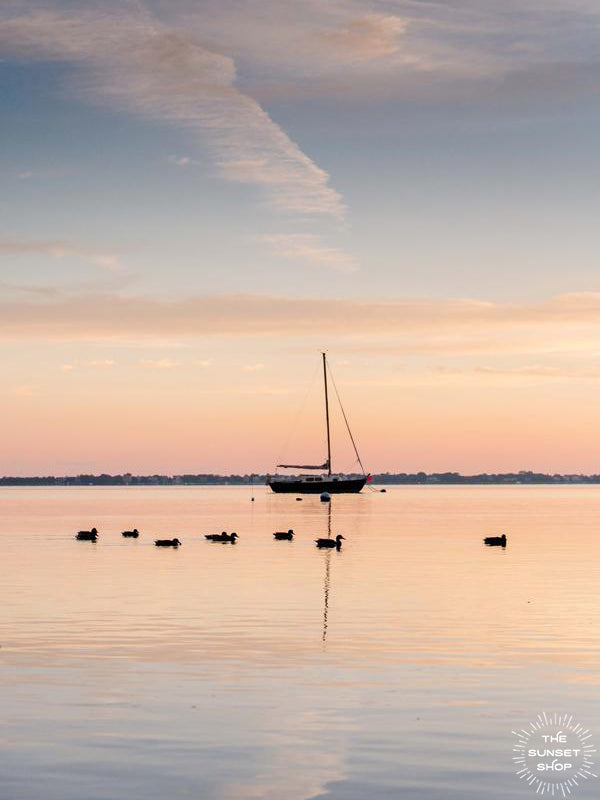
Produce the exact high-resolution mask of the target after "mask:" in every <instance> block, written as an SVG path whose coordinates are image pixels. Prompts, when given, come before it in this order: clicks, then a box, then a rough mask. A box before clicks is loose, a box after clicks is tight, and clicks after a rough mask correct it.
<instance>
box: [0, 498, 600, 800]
mask: <svg viewBox="0 0 600 800" xmlns="http://www.w3.org/2000/svg"><path fill="white" fill-rule="evenodd" d="M250 496H251V494H250V489H249V488H233V487H217V488H204V487H198V488H187V487H157V488H149V487H148V488H146V487H144V488H73V489H71V488H60V489H49V488H44V489H14V490H11V489H2V490H0V502H1V507H2V511H3V513H2V516H1V518H0V544H1V546H2V573H3V580H2V585H3V600H2V604H1V606H0V619H1V631H2V633H1V640H0V644H1V649H0V664H1V671H2V672H1V674H2V686H1V689H0V708H1V709H2V715H3V718H4V719H3V725H2V728H1V729H0V744H1V748H0V797H2V798H6V799H7V800H38V798H39V799H40V800H41V799H42V798H43V800H121V798H125V797H126V798H128V799H129V800H138V799H139V800H141V799H142V798H144V799H145V800H154V798H156V799H157V800H158V798H161V800H162V799H163V798H169V799H170V800H171V799H172V800H179V799H180V798H198V800H213V799H216V798H219V800H257V799H259V798H260V800H309V798H310V799H311V800H316V798H329V799H330V800H383V798H386V799H387V798H403V800H433V798H436V799H437V798H445V800H459V799H460V800H462V799H463V798H464V799H465V800H467V799H469V800H470V798H473V799H474V798H477V799H478V800H480V799H481V798H490V799H491V800H505V799H506V798H526V797H533V796H535V793H534V792H533V790H532V789H530V788H529V787H527V786H524V785H523V783H522V782H520V781H519V780H518V779H517V777H516V776H515V774H514V772H515V770H514V767H513V764H512V761H511V758H512V755H513V754H512V745H513V737H512V735H511V731H512V730H514V729H516V728H522V727H524V726H525V725H526V724H527V723H528V722H529V721H531V720H533V719H534V718H535V717H536V716H537V715H538V714H539V713H541V712H544V711H546V712H552V713H554V712H559V713H565V712H566V713H569V714H573V715H575V717H577V718H578V719H579V720H580V721H581V722H582V723H584V724H585V725H586V727H589V728H590V729H591V730H592V731H593V732H594V734H595V741H596V743H598V742H599V741H600V697H599V692H598V686H599V684H600V487H583V486H558V487H528V486H515V487H432V486H428V487H414V488H413V487H410V488H409V487H389V488H388V492H387V494H376V493H371V492H365V493H363V494H361V495H354V496H347V497H343V496H340V497H334V498H333V501H332V503H331V504H330V505H329V504H325V503H321V502H320V501H319V499H318V497H317V498H310V497H306V498H305V499H304V501H303V502H301V503H300V502H296V500H295V498H294V497H293V496H290V497H286V496H282V495H279V496H276V495H271V494H267V493H266V491H265V489H264V488H263V487H260V488H259V489H258V490H255V497H256V501H255V502H254V503H251V502H250ZM93 525H95V526H96V527H97V528H98V530H99V531H100V539H99V541H98V543H97V544H95V545H94V544H91V543H88V542H77V541H75V540H74V539H73V536H74V533H75V532H76V531H77V530H79V529H80V528H82V527H83V528H89V527H91V526H93ZM134 526H136V527H138V528H139V529H140V531H141V537H140V538H139V539H138V540H127V539H123V538H122V537H121V536H120V531H121V530H123V529H126V528H132V527H134ZM289 527H292V528H294V530H295V531H296V539H295V540H294V541H293V542H274V541H273V539H272V535H271V534H272V532H273V531H274V530H287V529H288V528H289ZM223 529H226V530H229V531H231V530H236V531H237V532H238V533H239V535H240V540H239V542H238V543H237V544H236V545H235V546H231V545H221V544H209V543H208V542H206V541H205V540H204V538H203V536H202V534H204V533H211V532H218V531H221V530H223ZM328 529H330V530H331V532H332V533H333V535H335V534H337V533H342V534H344V536H346V542H345V543H344V547H343V549H342V551H341V552H336V551H333V552H331V551H328V552H323V551H318V550H316V548H315V547H314V543H313V539H314V538H315V537H316V536H323V535H327V532H328ZM502 532H505V533H506V534H507V536H508V547H507V548H506V550H502V549H500V548H487V547H485V546H484V545H483V543H482V539H483V537H484V536H489V535H497V534H499V533H502ZM158 536H161V537H169V538H170V537H172V536H178V537H179V538H180V539H181V540H182V541H183V546H182V547H181V548H180V549H179V550H176V551H171V550H162V549H159V548H155V547H154V546H153V539H154V538H155V537H158ZM599 790H600V781H593V782H589V783H587V784H586V785H582V786H581V787H580V788H579V789H578V790H577V794H576V796H577V797H580V798H586V799H589V798H597V797H598V793H599Z"/></svg>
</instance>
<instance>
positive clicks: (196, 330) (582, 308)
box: [0, 0, 600, 469]
mask: <svg viewBox="0 0 600 800" xmlns="http://www.w3.org/2000/svg"><path fill="white" fill-rule="evenodd" d="M599 22H600V10H599V9H598V8H597V5H596V4H595V3H592V2H586V1H585V0H579V1H578V2H573V0H571V1H570V2H568V3H567V2H562V1H559V0H546V2H543V3H542V2H537V0H524V1H523V2H520V3H518V4H517V3H504V4H502V5H501V6H498V4H496V3H492V2H488V0H480V1H479V2H477V3H474V2H472V3H469V2H450V3H444V4H440V3H435V2H415V0H410V2H374V3H369V4H365V3H361V2H354V1H353V0H352V1H350V0H338V1H337V2H334V3H328V4H322V3H317V2H312V0H304V1H303V2H286V3H285V4H281V3H275V2H271V0H263V1H262V2H259V3H253V4H248V3H238V2H219V3H216V2H191V0H175V2H169V3H161V2H142V0H140V1H139V2H138V0H128V1H125V0H124V1H123V2H112V0H108V2H102V3H95V2H84V3H75V2H61V1H60V0H53V2H46V3H44V2H40V3H29V2H27V3H24V2H19V0H11V1H10V2H7V3H5V4H4V6H3V8H2V10H1V11H0V56H1V58H2V61H1V62H0V69H1V70H2V82H3V87H4V91H3V93H2V99H1V101H0V103H1V111H2V138H3V147H2V150H1V153H0V174H1V175H2V180H3V185H4V193H3V199H2V204H1V210H2V222H1V226H0V289H1V291H2V295H3V300H2V302H3V304H4V305H3V310H4V313H3V316H4V320H5V321H4V326H2V325H0V329H1V330H0V335H1V337H2V345H1V346H2V348H3V350H4V351H5V353H6V358H7V361H6V363H7V365H8V366H7V374H6V376H5V386H4V389H3V391H4V396H5V399H6V401H7V405H8V407H11V404H13V403H15V402H18V403H21V402H22V400H21V399H15V398H23V397H28V398H29V397H42V398H43V397H46V398H47V399H48V405H47V406H46V408H55V409H56V414H57V415H59V412H60V408H59V405H60V402H61V400H60V398H61V384H60V381H64V380H65V373H72V372H75V373H76V374H77V375H79V374H80V373H81V372H82V365H85V364H87V365H88V367H87V368H86V369H87V370H88V374H87V376H86V377H85V378H83V377H82V378H81V380H82V382H83V381H87V384H86V385H87V386H90V385H92V384H93V382H94V380H95V379H92V378H91V377H90V375H89V370H92V371H93V370H94V369H100V370H101V371H102V375H103V377H102V382H101V385H100V388H98V389H97V390H96V391H95V395H94V396H95V399H96V400H98V401H99V400H100V399H101V394H102V392H103V391H104V389H103V388H102V387H106V391H107V392H109V391H110V392H114V391H115V387H116V385H117V383H116V378H115V377H114V376H115V375H116V373H117V372H118V370H119V368H122V369H123V370H124V371H125V372H124V373H123V374H122V375H121V380H123V375H128V376H129V379H133V376H134V375H137V371H138V370H140V369H141V370H142V371H143V370H144V369H146V370H147V368H149V367H150V366H151V365H155V366H156V367H157V368H156V370H155V371H156V373H157V378H156V380H157V381H164V380H165V375H166V374H168V376H169V377H168V380H169V382H171V383H172V386H173V389H174V391H180V390H181V389H182V387H184V386H185V385H186V382H189V380H190V373H189V371H190V370H192V371H193V370H194V369H196V367H197V365H198V364H203V366H201V367H200V369H201V374H202V376H206V374H207V372H211V369H213V368H212V367H211V368H208V367H207V363H208V362H210V363H211V364H212V365H214V363H215V362H216V361H218V362H219V364H220V368H221V369H227V365H229V368H230V373H229V375H228V376H224V378H223V384H222V385H223V389H222V391H223V392H227V391H231V390H232V391H234V392H235V391H237V390H238V389H239V386H238V383H237V382H238V381H239V379H240V372H241V373H243V381H254V383H252V391H255V392H256V393H258V394H260V392H264V393H266V394H269V393H272V392H273V391H275V390H277V386H281V385H282V384H284V385H287V386H290V385H295V382H297V383H298V387H299V386H300V385H301V383H302V379H303V378H304V377H305V374H304V373H305V372H306V369H307V370H308V372H310V369H309V368H308V367H307V368H306V369H303V368H300V370H298V365H299V364H302V363H304V362H308V361H310V359H312V358H313V354H314V352H316V351H318V349H319V347H321V346H327V347H330V348H331V350H332V352H333V353H336V354H337V356H336V357H337V358H338V360H339V361H340V362H341V363H343V374H344V376H345V377H343V378H342V382H343V383H346V384H347V389H348V392H349V393H350V395H351V396H353V395H355V399H356V403H357V405H359V404H360V403H362V402H364V397H363V395H362V394H361V393H364V392H368V387H369V386H372V385H374V384H376V385H377V386H379V390H380V391H381V392H383V394H384V395H385V398H386V402H387V403H388V404H389V406H394V407H395V406H396V405H397V403H398V401H399V399H400V397H401V396H402V388H400V389H399V388H398V387H399V386H400V387H402V386H406V385H408V384H410V385H411V386H412V385H414V386H417V387H418V391H417V394H419V393H420V395H419V396H420V397H421V399H422V400H424V398H425V397H426V395H427V394H428V393H430V392H431V386H432V384H433V385H435V386H437V387H438V388H439V387H440V384H441V383H443V384H444V386H445V387H446V386H447V385H448V384H452V386H453V387H454V388H453V390H452V391H454V392H455V393H456V397H461V396H464V393H469V394H473V393H475V394H477V395H478V396H479V397H480V399H481V403H482V404H483V405H484V406H485V405H486V403H487V401H488V400H489V399H490V398H491V401H492V405H493V404H494V403H495V400H496V398H497V397H499V394H500V393H504V392H506V393H507V396H510V397H513V398H514V403H515V406H516V407H518V406H519V403H520V402H521V400H522V398H523V397H525V396H526V395H527V394H528V393H529V392H530V391H533V393H534V395H535V396H536V400H535V402H536V403H541V402H545V399H544V398H546V397H547V395H548V390H549V389H551V391H552V392H554V396H555V397H559V396H560V395H561V393H562V392H564V391H565V388H567V389H568V391H567V395H568V400H567V401H565V402H566V405H564V404H563V406H562V409H563V411H562V413H563V414H564V413H566V414H567V415H571V414H573V413H575V411H576V409H577V407H578V402H579V401H578V398H581V397H582V393H585V392H587V391H588V390H589V388H590V385H592V386H593V385H594V381H595V380H596V362H595V359H596V357H597V353H598V352H599V351H600V345H599V344H598V338H597V333H598V332H597V328H596V326H597V322H596V320H597V319H598V315H597V314H596V312H595V308H596V305H598V306H600V300H599V296H598V293H599V292H600V280H599V278H598V269H597V260H598V246H597V234H596V229H597V222H596V215H597V206H598V193H599V192H598V185H599V182H598V177H599V175H598V173H599V171H600V167H599V163H598V155H597V141H598V127H599V122H600V118H599V109H598V93H599V89H598V87H599V86H600V82H599V81H598V78H599V77H600V62H598V60H597V45H598V39H599V36H598V33H599V27H598V26H599ZM256 296H259V297H260V296H264V297H265V298H266V300H265V302H264V303H263V302H262V301H261V302H260V303H258V304H257V303H256V302H255V300H254V299H253V298H255V297H256ZM232 297H233V298H237V299H236V300H235V301H232V300H231V298H232ZM244 298H245V299H244ZM322 299H329V300H330V301H331V302H332V303H335V304H337V305H336V309H337V311H334V312H333V313H331V314H330V312H329V307H328V306H326V305H325V306H321V305H319V301H320V300H322ZM238 301H239V302H238ZM165 302H167V303H171V304H174V305H171V306H169V307H168V308H167V307H165V305H164V303H165ZM232 302H234V304H235V309H234V310H232V306H231V303H232ZM189 303H192V305H193V304H196V306H197V308H198V309H199V312H198V313H202V314H204V315H208V317H210V326H209V328H208V331H207V328H206V326H205V325H204V324H203V321H202V320H196V319H191V320H190V322H189V325H188V327H187V328H185V329H182V327H181V325H180V324H179V319H181V318H186V314H187V313H188V311H189V308H188V307H187V306H186V304H189ZM295 303H296V304H297V305H294V304H295ZM377 303H379V304H384V305H385V304H391V305H392V309H394V308H395V309H397V310H396V312H394V313H392V312H390V310H389V308H387V307H385V308H382V312H381V315H378V313H377V312H376V311H375V310H374V306H373V304H377ZM457 303H458V306H456V304H457ZM477 303H480V304H482V308H484V309H485V313H482V314H481V315H479V312H478V313H477V314H476V315H475V317H477V318H476V319H475V318H474V316H473V313H472V310H473V306H472V305H470V304H477ZM161 304H162V305H161ZM177 304H180V305H177ZM298 304H299V305H298ZM344 304H347V305H344ZM196 306H194V307H196ZM346 307H347V308H348V312H347V316H344V312H343V311H342V309H344V308H346ZM110 308H114V309H115V311H114V319H113V323H112V328H111V329H110V330H108V328H109V327H110V325H109V326H108V327H107V319H108V320H109V321H110V314H111V312H110ZM282 308H289V309H290V312H289V316H287V317H286V316H285V314H282V313H281V311H280V310H281V309H282ZM457 308H459V310H458V311H457ZM558 308H560V312H558V311H557V310H556V309H558ZM82 309H85V310H86V311H85V314H83V313H82ZM178 309H179V311H178ZM200 309H202V311H200ZM292 309H293V310H292ZM388 312H389V313H391V314H392V317H393V319H391V320H390V319H388V316H389V314H388ZM329 316H331V319H328V317H329ZM379 316H381V319H384V320H385V324H383V325H382V324H380V321H379ZM152 320H154V321H155V328H156V330H155V333H153V332H152V325H151V321H152ZM261 325H262V326H263V327H262V328H261ZM65 326H66V327H65ZM67 328H68V330H67ZM157 348H159V350H160V352H157ZM182 349H183V350H185V351H186V352H189V351H190V349H191V350H193V353H194V355H193V356H190V357H188V358H184V359H182V358H181V357H180V356H178V355H177V353H179V352H180V351H181V350H182ZM165 352H166V355H165ZM98 353H100V355H98ZM109 362H111V363H110V364H109ZM161 363H162V366H158V365H159V364H161ZM259 363H260V364H261V365H262V366H261V368H260V369H253V368H252V367H253V366H255V365H256V364H259ZM291 363H294V364H295V365H296V367H294V369H293V370H292V371H291V372H290V371H289V370H290V364H291ZM167 364H169V366H167ZM73 365H75V367H74V366H73ZM90 365H94V366H90ZM194 365H195V366H194ZM53 371H54V372H53ZM265 371H266V372H267V373H270V376H269V380H268V381H266V379H265V377H264V376H265ZM46 372H48V375H47V376H46V377H45V378H43V379H42V378H41V377H40V376H42V375H46ZM109 373H110V375H111V376H113V377H108V375H109ZM144 374H146V373H144ZM213 374H214V370H213ZM158 375H160V377H158ZM52 376H54V377H52ZM138 378H139V376H138ZM72 379H74V378H73V375H71V377H70V378H69V380H72ZM202 380H209V381H210V380H212V378H206V377H202ZM507 382H508V383H507ZM244 386H246V384H245V383H244ZM23 387H25V388H23ZM82 387H83V383H82ZM384 387H387V388H384ZM500 389H501V390H502V392H500ZM82 390H83V388H82ZM244 391H245V389H244ZM461 392H462V393H463V395H461ZM536 393H537V394H536ZM165 402H166V400H165ZM211 402H212V401H211ZM214 402H215V403H219V402H220V401H219V400H215V401H214ZM286 402H287V401H286ZM289 402H291V398H290V399H289ZM561 402H562V401H561ZM207 403H208V404H209V405H210V403H209V401H207ZM418 405H419V404H418V402H417V399H415V408H417V407H418ZM425 405H427V404H425ZM551 410H552V408H551V404H550V406H548V419H550V418H551V417H552V414H551V413H550V412H551ZM151 411H152V409H150V408H149V409H148V413H149V414H150V412H151ZM155 411H156V413H158V411H157V409H154V410H153V411H152V413H154V412H155ZM554 411H556V412H557V413H558V409H557V408H555V409H554ZM31 413H32V419H33V418H35V419H36V420H37V421H38V423H39V424H40V426H41V424H42V423H41V418H40V416H39V414H40V410H39V408H38V409H37V410H33V409H32V411H31ZM430 413H431V415H432V419H431V420H430V421H431V422H432V424H433V422H434V420H435V419H436V412H435V409H434V408H432V409H431V412H430ZM448 424H449V425H456V424H457V422H456V419H454V420H450V419H449V420H448ZM508 424H509V423H508V422H506V425H508ZM282 425H283V423H282ZM489 433H490V437H491V439H493V440H494V441H496V439H495V438H494V437H495V436H496V432H492V431H490V432H489ZM492 433H493V435H492ZM366 435H367V436H371V435H373V436H374V437H375V438H377V436H378V435H379V433H378V432H377V431H374V432H369V431H367V433H366ZM382 435H383V434H382ZM498 435H499V436H501V434H498ZM540 435H541V434H540ZM274 436H275V434H274ZM565 436H566V437H567V439H568V435H567V434H565ZM561 441H562V440H557V441H553V442H551V443H549V445H548V448H549V449H548V451H547V452H545V453H544V452H543V448H542V454H541V455H540V456H539V458H538V460H539V463H540V465H541V466H543V465H544V464H547V463H549V461H550V460H552V459H554V455H555V453H556V451H557V448H558V450H559V451H560V447H561ZM273 446H274V445H273ZM594 446H595V445H594ZM15 447H17V448H18V440H15ZM132 447H133V449H134V450H135V446H134V444H133V443H132ZM411 447H412V452H413V456H414V455H415V454H417V453H419V443H418V441H417V440H416V439H415V440H414V441H413V443H412V445H411ZM550 448H551V450H550ZM567 449H568V448H567ZM526 452H527V451H525V453H526ZM374 454H375V455H374V458H377V459H379V460H380V461H382V462H385V464H386V465H388V466H395V464H396V462H395V460H394V459H395V456H394V455H393V454H391V453H387V452H386V451H385V442H384V440H383V439H382V440H381V441H380V442H379V444H378V445H377V447H375V448H374ZM262 457H263V456H262V455H261V458H262ZM265 457H266V456H265ZM411 457H412V456H411ZM523 457H524V455H523V452H521V453H520V454H518V455H517V454H516V455H515V456H514V458H513V459H512V460H513V461H514V464H515V465H520V464H522V459H523ZM511 458H512V456H510V454H509V455H505V454H503V455H502V456H501V457H498V458H496V455H495V453H494V450H493V448H491V449H490V450H489V451H486V452H485V453H483V454H479V455H477V456H473V457H470V458H469V459H467V460H466V461H465V463H464V468H469V467H471V468H476V467H481V468H484V467H489V468H492V467H494V466H495V463H496V461H498V463H500V462H502V463H503V464H505V465H506V466H508V465H509V462H510V463H512V462H511ZM565 458H566V457H565ZM32 459H33V460H32V461H31V463H29V462H27V464H28V465H29V466H28V467H27V465H26V466H23V467H22V468H23V469H26V468H30V469H37V466H36V463H37V462H36V460H35V456H32ZM159 460H160V459H159ZM184 460H185V459H184ZM427 460H428V461H427V464H425V465H424V466H428V465H429V466H431V467H434V466H439V467H440V468H441V467H442V466H447V467H453V466H455V467H457V468H459V467H461V464H456V463H449V462H450V461H451V460H452V451H451V448H450V447H449V448H448V453H447V454H444V455H443V456H439V455H436V453H435V447H433V446H432V447H431V452H429V453H428V455H427ZM558 460H560V459H558ZM567 460H569V463H571V462H573V463H575V462H578V459H577V458H576V457H575V456H573V455H569V456H568V459H567ZM580 460H581V464H587V465H588V466H589V465H590V464H591V463H592V462H593V452H592V443H590V451H589V454H588V455H585V456H582V458H581V459H580ZM459 461H460V458H459ZM517 462H519V463H518V464H517ZM139 463H140V464H142V465H144V464H146V463H147V462H146V461H144V458H142V457H141V456H140V459H139ZM236 463H238V462H236ZM239 463H241V462H239ZM115 464H116V461H115ZM46 466H47V467H48V468H50V467H51V466H52V464H51V463H46ZM91 466H94V465H93V464H91ZM95 466H98V464H96V465H95ZM184 466H186V468H187V467H188V466H189V465H188V464H187V462H186V464H185V465H184V464H183V463H182V468H183V467H184ZM242 466H243V464H242ZM246 466H248V467H249V466H250V465H246ZM263 466H264V465H263ZM398 466H402V465H398ZM404 466H406V467H407V468H408V466H409V465H404ZM415 466H419V468H420V467H421V466H423V465H422V464H419V465H416V464H415ZM19 469H21V467H19Z"/></svg>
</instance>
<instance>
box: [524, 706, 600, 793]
mask: <svg viewBox="0 0 600 800" xmlns="http://www.w3.org/2000/svg"><path fill="white" fill-rule="evenodd" d="M512 733H513V735H514V736H515V737H516V741H515V744H514V747H513V753H514V755H513V761H514V764H515V767H516V768H517V775H518V776H519V778H520V779H521V780H522V781H524V782H525V783H527V784H528V785H529V786H531V788H532V789H534V790H535V791H536V792H537V794H539V795H550V796H551V797H568V796H569V795H570V794H572V793H573V792H574V791H575V790H576V789H577V787H578V786H580V785H581V783H582V782H584V781H589V780H590V779H592V778H597V777H598V776H597V775H596V774H595V773H594V772H593V767H594V760H593V759H594V757H595V755H594V754H595V753H596V749H595V747H594V744H593V742H592V734H591V732H590V731H589V730H588V729H587V728H585V727H584V726H583V725H581V724H580V723H578V722H576V721H575V720H574V719H573V717H572V716H569V715H568V714H563V715H562V716H559V715H558V714H546V713H545V712H544V713H543V714H539V715H538V717H537V719H536V720H535V721H534V722H532V723H530V725H529V727H528V728H523V729H522V730H520V731H513V732H512Z"/></svg>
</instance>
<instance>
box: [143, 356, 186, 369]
mask: <svg viewBox="0 0 600 800" xmlns="http://www.w3.org/2000/svg"><path fill="white" fill-rule="evenodd" d="M140 364H141V365H142V366H143V367H150V368H152V369H174V368H175V367H181V366H183V362H182V361H174V360H173V359H171V358H142V359H141V360H140Z"/></svg>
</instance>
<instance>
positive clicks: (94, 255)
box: [0, 239, 120, 291]
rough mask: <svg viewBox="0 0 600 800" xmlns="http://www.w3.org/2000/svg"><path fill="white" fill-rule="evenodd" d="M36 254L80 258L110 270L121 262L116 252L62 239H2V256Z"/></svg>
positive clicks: (0, 250)
mask: <svg viewBox="0 0 600 800" xmlns="http://www.w3.org/2000/svg"><path fill="white" fill-rule="evenodd" d="M35 254H37V255H43V256H49V257H50V258H56V259H63V258H73V259H79V260H82V261H88V262H89V263H91V264H95V265H96V266H97V267H103V268H104V269H110V270H112V269H116V268H117V267H118V266H119V263H120V262H119V258H118V256H117V255H115V254H114V253H102V252H97V251H95V250H91V249H89V248H87V247H81V246H79V245H75V244H70V243H69V242H64V241H60V240H52V239H49V240H21V239H0V256H2V255H4V256H19V255H35ZM32 291H33V290H32Z"/></svg>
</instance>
